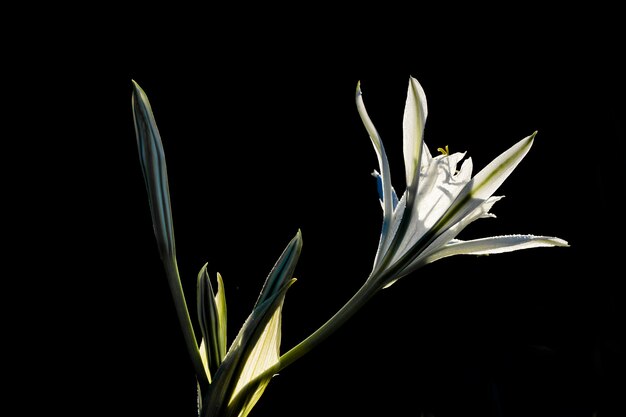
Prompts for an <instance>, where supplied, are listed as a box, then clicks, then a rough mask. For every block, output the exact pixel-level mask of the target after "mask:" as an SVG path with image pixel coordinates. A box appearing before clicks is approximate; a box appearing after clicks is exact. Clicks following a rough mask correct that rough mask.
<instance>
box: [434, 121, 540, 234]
mask: <svg viewBox="0 0 626 417" xmlns="http://www.w3.org/2000/svg"><path fill="white" fill-rule="evenodd" d="M536 133H537V132H535V133H533V134H532V135H530V136H528V137H526V138H524V139H522V140H520V141H519V142H517V143H516V144H515V145H513V146H512V147H510V148H509V149H508V150H507V151H505V152H504V153H502V154H501V155H500V156H498V157H497V158H496V159H494V160H493V161H491V163H489V165H487V166H486V167H485V168H483V169H482V170H481V171H480V172H479V173H478V174H476V176H475V177H474V178H472V180H471V181H470V182H469V183H467V185H466V186H465V188H464V189H463V190H462V191H461V193H459V195H458V198H457V199H456V200H455V201H454V203H453V204H452V206H450V209H449V210H448V211H447V212H446V213H445V215H444V216H443V217H442V218H441V219H440V220H439V222H437V224H436V226H435V228H434V229H435V230H434V232H435V233H437V234H439V233H442V232H443V231H445V229H447V228H448V227H450V226H452V225H454V224H455V223H458V222H459V221H461V219H463V217H465V216H467V215H468V214H470V213H471V212H472V211H473V210H474V209H475V208H476V207H478V206H479V205H480V204H482V203H483V202H484V201H485V200H486V199H487V198H489V197H490V196H491V195H492V194H493V193H494V192H495V191H496V190H497V189H498V188H499V187H500V185H502V183H503V182H504V180H506V178H507V177H508V176H509V175H510V174H511V172H513V170H514V169H515V168H516V167H517V165H518V164H519V163H520V161H521V160H522V159H523V158H524V156H526V154H527V153H528V151H529V150H530V147H531V146H532V143H533V139H534V138H535V135H536Z"/></svg>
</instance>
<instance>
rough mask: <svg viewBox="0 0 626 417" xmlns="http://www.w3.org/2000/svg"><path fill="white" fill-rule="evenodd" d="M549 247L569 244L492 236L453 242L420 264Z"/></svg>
mask: <svg viewBox="0 0 626 417" xmlns="http://www.w3.org/2000/svg"><path fill="white" fill-rule="evenodd" d="M551 246H561V247H568V246H569V244H568V243H567V242H566V241H565V240H563V239H560V238H558V237H549V236H534V235H505V236H492V237H486V238H482V239H474V240H467V241H463V240H453V241H450V242H449V243H448V244H446V245H445V246H443V247H441V248H440V249H439V250H437V251H435V252H434V253H433V254H431V255H430V256H428V257H427V258H426V259H424V261H423V263H422V264H428V263H431V262H434V261H437V260H439V259H441V258H445V257H448V256H453V255H489V254H495V253H505V252H512V251H516V250H520V249H530V248H540V247H551Z"/></svg>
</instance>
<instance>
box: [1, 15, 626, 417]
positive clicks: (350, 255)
mask: <svg viewBox="0 0 626 417" xmlns="http://www.w3.org/2000/svg"><path fill="white" fill-rule="evenodd" d="M188 13H189V14H191V15H193V11H192V10H190V11H188ZM96 14H97V13H96ZM220 16H221V15H219V14H215V15H213V16H211V17H207V18H206V21H204V20H202V19H199V20H200V21H196V20H195V19H194V21H193V22H190V23H189V24H187V23H186V21H185V19H183V18H179V17H178V16H177V15H176V16H174V15H173V16H170V17H169V18H168V19H160V20H151V19H150V18H149V17H148V16H143V15H137V16H134V15H133V16H130V17H131V19H130V25H129V27H130V28H131V29H130V30H124V31H122V30H121V29H120V28H119V26H117V23H116V21H115V19H110V20H106V21H105V22H104V23H100V24H97V25H96V24H95V23H93V24H94V26H92V25H91V23H90V21H87V20H84V21H83V23H81V24H77V25H76V26H74V25H72V26H71V27H72V30H68V31H67V32H66V31H65V29H67V27H66V26H63V25H59V26H58V27H57V28H56V29H55V30H52V31H50V32H47V33H48V34H54V36H50V37H46V36H41V37H40V38H39V39H38V42H37V43H36V45H35V46H36V48H34V49H31V50H28V51H27V49H28V48H26V49H25V50H22V51H21V52H25V51H26V53H25V55H26V58H25V61H24V62H28V65H27V66H26V67H27V68H28V71H23V72H21V73H20V74H21V75H24V74H27V75H28V80H27V82H26V81H25V80H24V81H22V79H21V78H19V80H18V79H17V78H16V80H18V81H16V82H15V84H16V85H17V86H18V88H19V89H20V91H21V95H20V97H21V98H25V99H26V100H24V103H25V104H23V105H21V104H20V105H19V106H17V108H18V110H20V111H18V113H20V114H21V115H22V116H24V115H26V116H27V117H26V119H27V121H24V122H20V123H21V126H22V129H23V131H25V132H30V131H31V130H33V131H35V130H36V131H37V133H36V134H32V136H33V137H34V140H32V141H31V140H23V141H21V142H20V144H26V148H27V149H26V155H31V154H32V153H35V154H36V156H39V157H41V159H42V160H43V163H41V164H39V163H34V162H31V163H30V164H26V165H23V166H22V168H23V169H25V170H26V172H34V170H35V169H36V168H44V171H43V172H44V175H41V176H38V177H37V179H36V180H34V181H33V182H28V183H26V185H25V186H23V187H16V189H18V190H20V192H21V193H22V194H25V197H29V196H30V197H33V196H34V197H35V199H34V201H35V202H34V203H32V204H27V206H28V209H29V210H27V211H24V212H23V213H26V214H27V215H28V216H29V218H30V219H31V221H30V224H31V225H37V224H39V221H41V220H43V221H42V222H41V223H42V226H41V227H40V228H37V230H36V231H35V232H33V233H32V234H27V235H28V237H27V240H28V243H26V245H27V246H25V247H26V248H29V250H30V251H31V253H32V252H37V253H38V254H39V255H38V256H37V257H36V258H35V259H37V260H38V261H37V262H35V261H32V262H33V263H32V264H30V263H24V266H25V267H26V268H27V269H30V270H34V271H37V272H36V273H35V274H34V277H31V278H30V279H29V280H28V283H29V284H28V285H27V286H26V287H27V288H25V289H23V290H21V291H22V292H20V293H19V295H20V297H19V299H20V300H29V299H31V298H30V296H31V295H32V293H35V295H37V298H36V299H37V300H38V302H39V304H38V305H40V306H45V307H44V308H43V310H44V311H43V313H44V314H41V315H39V316H38V318H37V319H36V320H34V322H33V323H31V325H33V326H34V327H31V329H36V330H32V331H31V330H29V331H28V335H29V338H31V340H32V338H34V340H37V341H38V342H37V343H35V344H34V345H35V346H36V352H37V353H36V355H35V357H38V358H41V357H42V356H43V358H44V359H45V360H42V361H41V362H43V363H41V362H40V361H39V360H37V361H34V364H35V368H36V369H38V370H39V369H41V368H43V369H46V371H45V372H42V373H43V374H45V375H46V378H44V379H45V380H46V381H47V382H46V383H45V384H43V385H44V387H45V388H42V390H43V391H45V393H46V394H48V395H49V397H50V399H49V400H46V401H42V402H41V406H42V407H43V408H44V409H51V408H57V407H58V408H59V410H63V411H65V412H66V413H67V412H70V411H74V410H78V411H85V410H92V411H94V410H96V411H98V412H102V413H104V414H116V415H134V416H144V415H146V416H150V415H177V416H192V415H194V413H195V380H194V376H193V370H192V367H191V365H190V362H189V360H188V358H187V354H186V350H185V347H184V343H183V339H182V334H181V332H180V330H179V328H178V324H177V320H176V316H175V312H174V308H173V304H172V302H171V297H170V294H169V290H168V287H167V283H166V280H165V277H164V274H163V271H162V268H161V264H160V260H159V258H158V254H157V250H156V245H155V243H154V235H153V232H152V228H151V220H150V215H149V209H148V202H147V198H146V192H145V187H144V183H143V179H142V176H141V170H140V167H139V161H138V157H137V149H136V143H135V137H134V127H133V122H132V112H131V106H130V104H131V101H130V98H131V91H132V88H131V79H134V80H136V81H137V82H138V83H139V84H140V85H141V86H142V87H143V88H144V90H145V91H146V93H147V94H148V96H149V98H150V100H151V103H152V106H153V110H154V113H155V117H156V120H157V123H158V125H159V128H160V131H161V135H162V137H163V142H164V147H165V151H166V156H167V162H168V169H169V174H170V189H171V196H172V205H173V213H174V222H175V231H176V238H177V249H178V260H179V266H180V269H181V274H182V277H183V286H184V288H185V291H186V293H187V297H188V300H189V303H190V308H192V310H193V308H194V306H195V304H194V297H195V288H194V286H195V279H196V274H197V271H198V270H199V269H200V267H201V266H202V265H203V264H204V263H205V262H208V269H209V271H210V273H211V274H215V272H217V271H219V272H220V273H221V274H222V275H223V277H224V279H225V284H226V294H227V302H228V308H229V309H228V314H229V334H230V336H231V340H232V337H234V335H235V334H236V331H237V330H238V329H239V327H240V325H241V324H242V323H243V321H244V320H245V318H246V316H247V314H248V313H249V311H250V308H251V307H252V305H253V304H254V302H255V300H256V296H257V295H258V292H259V291H260V289H261V285H262V283H263V280H264V278H265V276H266V275H267V273H268V272H269V270H270V268H271V267H272V265H273V263H274V262H275V260H276V258H277V257H278V256H279V254H280V252H281V251H282V249H283V248H284V246H285V245H286V244H287V242H288V241H289V240H290V239H291V238H292V237H293V236H294V234H295V233H296V231H297V230H298V229H301V230H302V233H303V239H304V248H303V252H302V256H301V260H300V262H299V264H298V267H297V269H296V274H295V276H296V277H297V278H298V282H297V283H296V285H294V286H293V287H292V289H291V290H290V291H289V293H288V296H287V299H286V302H285V308H284V318H283V343H282V346H283V349H282V350H283V351H286V349H288V348H290V347H291V346H294V345H295V344H296V343H297V342H298V341H300V340H301V339H302V338H304V337H306V336H307V335H308V334H309V333H310V332H312V331H314V330H315V329H316V328H317V327H318V326H319V325H321V324H322V323H323V322H324V321H325V320H326V319H328V318H329V317H330V316H331V315H332V314H333V313H334V312H335V311H336V310H337V309H338V308H339V307H340V306H341V305H342V304H343V303H344V302H345V301H347V299H348V298H349V297H350V296H351V295H352V294H353V293H354V292H355V291H356V290H357V289H358V287H359V286H360V285H361V283H362V282H363V280H364V279H365V278H366V277H367V274H368V272H369V270H370V267H371V264H372V262H373V258H374V253H375V249H376V245H377V241H378V236H379V231H380V221H381V212H380V206H379V204H378V201H377V194H376V189H375V183H374V180H373V179H372V178H371V176H370V173H371V171H372V170H373V169H375V168H377V163H376V158H375V154H374V151H373V149H372V147H371V144H370V142H369V139H368V136H367V134H366V132H365V129H364V128H363V126H362V124H361V121H360V119H359V116H358V113H357V111H356V107H355V104H354V92H355V88H356V84H357V82H358V81H359V80H360V81H361V86H362V90H363V94H364V100H365V103H366V106H367V108H368V111H369V114H370V116H371V118H372V119H373V121H374V123H375V124H376V126H377V128H378V130H379V132H380V134H381V136H382V138H383V140H384V143H385V146H386V148H387V153H388V156H389V159H390V164H391V170H392V181H393V182H394V185H395V187H396V189H397V190H398V191H400V190H402V189H403V188H404V184H403V182H402V181H403V177H404V172H403V171H404V168H403V159H402V145H401V142H402V139H401V138H402V136H401V135H402V114H403V109H404V103H405V99H406V90H407V85H408V77H409V76H410V75H412V76H414V77H416V78H417V79H418V80H419V81H420V83H421V84H422V86H423V87H424V89H425V91H426V96H427V98H428V107H429V117H428V123H427V127H426V143H427V144H428V145H429V146H430V149H431V150H432V151H433V152H435V149H436V148H437V147H440V146H445V145H448V146H449V147H450V149H451V150H452V151H467V152H468V156H471V157H472V159H473V161H474V167H475V169H474V171H475V172H478V170H480V169H481V168H482V167H483V166H485V165H486V164H487V163H488V162H490V161H491V160H492V159H493V158H495V157H496V156H497V155H499V154H500V153H501V152H503V151H504V150H506V149H507V148H508V147H510V146H511V145H513V144H514V143H515V142H517V141H518V140H520V139H521V138H523V137H525V136H527V135H529V134H531V133H532V132H533V131H535V130H537V131H538V132H539V133H538V135H537V138H536V140H535V144H534V147H533V148H532V149H531V151H530V153H529V154H528V156H527V157H526V158H525V159H524V161H522V163H521V164H520V166H519V167H518V168H517V169H516V171H515V172H514V173H513V174H512V175H511V177H510V178H509V179H508V180H507V181H506V182H505V183H504V185H503V186H502V187H501V189H500V190H499V191H498V192H497V193H496V195H505V196H506V198H504V199H503V200H502V201H500V202H499V203H497V204H496V205H495V206H494V208H493V212H494V213H495V214H496V215H497V216H498V217H497V218H496V219H488V220H480V221H477V222H475V223H474V224H472V225H471V226H470V227H469V228H468V229H467V230H466V231H464V232H463V235H462V236H460V237H461V238H473V237H482V236H491V235H498V234H509V233H532V234H542V235H549V236H558V237H561V238H563V239H566V240H568V241H569V243H570V244H571V247H570V248H553V249H533V250H529V251H521V252H514V253H510V254H502V255H494V256H489V257H480V258H475V257H455V258H448V259H445V260H442V261H440V262H437V263H435V264H432V265H429V266H427V267H425V268H423V269H421V270H419V271H418V272H416V273H414V274H413V275H411V276H409V277H406V278H405V279H403V280H402V281H400V282H398V283H397V284H396V285H394V286H392V287H391V288H389V289H388V290H386V291H383V292H381V293H380V294H378V295H377V296H376V297H375V298H374V299H373V300H372V301H371V302H370V303H369V304H368V305H367V306H366V307H365V308H364V309H363V310H362V311H361V312H359V314H357V315H356V316H355V317H354V318H353V319H352V321H350V322H349V323H348V324H347V325H346V326H344V328H342V329H341V330H340V331H339V332H338V333H337V334H335V335H334V336H333V337H331V338H330V339H329V340H327V341H326V342H325V343H324V344H322V345H321V346H320V347H318V348H317V349H316V350H315V351H313V352H312V353H310V354H309V355H308V356H306V357H304V358H303V359H301V360H300V361H298V362H296V363H295V364H294V365H292V366H291V367H289V368H287V369H285V370H284V371H282V372H281V374H280V375H279V376H277V377H276V378H275V379H274V380H273V381H272V383H271V384H270V385H269V388H268V389H267V391H266V393H265V394H264V395H263V397H262V398H261V400H260V402H259V403H258V405H257V406H256V408H255V409H254V411H253V412H252V415H255V416H263V415H274V416H281V415H291V416H293V415H329V416H335V415H337V416H339V415H416V416H419V415H421V414H422V413H424V415H425V416H430V415H433V416H435V417H444V416H460V415H466V416H467V415H476V416H478V415H481V416H591V415H593V413H594V412H597V414H596V415H598V416H603V415H607V416H608V415H615V416H617V415H622V414H619V412H620V410H622V409H623V408H622V407H623V404H622V400H623V392H624V384H623V375H624V371H625V370H626V369H625V367H624V334H623V324H624V323H623V320H621V319H620V318H619V317H620V315H621V314H623V309H624V308H623V303H624V295H623V292H622V291H621V290H620V288H621V286H620V281H621V280H622V279H623V277H622V275H623V273H622V272H621V271H620V269H619V267H620V266H621V262H620V261H621V260H620V258H619V257H620V252H621V246H622V244H621V238H622V232H623V229H624V226H623V220H621V215H622V214H623V208H622V206H619V205H618V204H617V201H618V199H619V198H620V196H621V195H622V194H623V191H624V181H625V180H626V178H625V174H624V152H625V149H624V128H625V127H624V104H623V97H624V81H623V79H622V75H623V67H622V66H620V65H621V64H620V63H619V62H620V55H621V54H623V49H622V48H621V47H620V46H619V45H620V43H619V41H618V39H619V37H618V33H617V30H614V28H613V26H611V22H610V20H608V21H607V22H606V23H605V24H602V23H603V21H602V20H601V19H600V20H597V19H596V22H599V23H600V24H601V30H593V31H592V30H590V29H589V28H588V27H586V26H585V25H584V24H583V23H584V22H586V20H585V19H586V18H587V16H585V14H584V13H582V12H581V13H580V15H578V16H577V17H576V18H577V19H579V20H574V21H568V20H567V19H565V18H564V20H563V21H564V22H568V23H566V24H564V25H563V26H561V27H558V28H556V27H555V25H554V22H555V21H559V22H561V20H560V18H557V17H554V18H550V19H548V20H545V21H542V20H536V19H530V20H527V21H525V22H521V23H517V22H514V21H513V20H509V19H508V18H506V19H505V18H502V19H500V20H499V23H498V24H493V25H492V26H489V27H486V26H484V25H479V24H476V25H473V24H470V23H467V24H466V25H464V26H458V25H456V24H452V23H448V24H442V25H441V26H438V27H437V28H436V29H433V30H431V31H427V30H425V29H422V28H421V27H420V20H419V19H417V20H416V21H415V23H414V24H415V25H416V26H415V28H416V29H415V31H412V30H409V31H407V32H408V33H407V34H406V35H403V36H398V37H383V36H382V32H384V31H383V30H382V29H380V28H377V26H376V25H373V24H372V22H370V21H368V20H367V19H364V20H365V21H360V19H358V18H357V17H356V16H352V17H346V18H345V19H340V18H337V20H336V21H334V22H333V23H332V24H333V26H332V28H333V31H332V32H331V31H330V27H329V25H330V22H329V21H325V20H323V19H321V20H317V21H314V22H308V21H307V23H305V22H303V21H302V22H301V21H300V20H299V19H298V18H295V17H294V18H292V19H286V20H285V21H283V20H281V19H276V20H277V21H274V20H272V21H265V20H263V19H258V20H257V19H254V18H250V14H248V18H249V19H250V20H246V21H240V20H238V19H235V18H233V19H232V20H228V22H230V23H229V24H225V26H219V25H220V19H221V17H220ZM602 16H604V15H602ZM606 16H607V18H608V17H609V16H610V13H609V12H607V15H606ZM425 20H428V19H425ZM172 22H176V23H175V24H174V23H172ZM127 23H128V22H127ZM492 23H493V22H492ZM407 28H408V29H410V28H411V26H407ZM94 33H95V34H94ZM340 34H341V36H340ZM387 34H388V33H387ZM26 59H27V61H26ZM14 62H16V61H14ZM7 83H8V84H10V83H11V80H8V81H7ZM33 115H36V116H38V117H35V118H34V117H33ZM35 120H36V121H40V122H39V123H35ZM33 127H34V128H35V129H33ZM38 128H43V129H41V130H40V129H38ZM29 135H30V133H29V134H26V135H24V136H25V137H29ZM33 149H35V150H36V151H35V152H33ZM29 151H30V152H31V153H28V152H29ZM27 159H29V160H30V161H33V160H34V158H32V157H30V158H27ZM23 178H24V179H25V181H26V177H25V176H24V177H23ZM24 201H26V200H24ZM42 213H43V214H42ZM30 236H32V237H33V238H32V239H30V240H29V237H30ZM48 255H49V256H50V260H48V259H47V256H48ZM25 262H26V261H25ZM44 271H45V272H44ZM31 283H32V284H34V285H36V286H35V287H34V289H33V287H30V284H31ZM33 309H35V307H33ZM41 344H43V345H44V346H45V349H44V351H45V352H46V354H44V355H41V350H40V348H39V346H40V345H41ZM18 346H19V345H18ZM31 363H32V362H31ZM40 367H41V368H40ZM36 372H41V371H40V370H39V371H36ZM24 374H25V375H26V378H24V380H25V381H26V382H25V383H24V386H25V387H28V386H30V381H32V380H31V378H32V375H33V373H31V372H27V371H25V372H24ZM57 376H64V378H66V379H65V380H66V381H69V384H68V383H62V382H60V381H61V379H57V378H56V377H57ZM48 378H50V379H51V380H53V381H58V382H49V381H48ZM35 379H36V381H37V383H36V384H35V385H36V386H38V387H39V386H40V384H41V382H42V381H41V378H39V377H38V378H35ZM51 393H53V394H52V395H50V394H51ZM37 397H38V398H42V397H39V396H37ZM45 398H48V396H45ZM25 404H26V407H27V408H29V403H28V402H27V403H25ZM85 414H87V413H85ZM88 414H93V413H92V412H89V413H88Z"/></svg>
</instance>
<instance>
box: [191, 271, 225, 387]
mask: <svg viewBox="0 0 626 417" xmlns="http://www.w3.org/2000/svg"><path fill="white" fill-rule="evenodd" d="M206 267H207V265H206V264H205V265H204V266H203V267H202V269H201V270H200V272H199V273H198V290H197V303H196V305H197V309H198V322H199V323H200V329H201V330H202V343H200V356H201V357H202V362H203V365H204V368H205V370H206V373H207V376H208V378H209V381H210V380H211V375H214V374H215V372H216V371H217V368H219V366H220V364H221V363H222V360H223V359H224V356H226V298H225V296H224V283H223V282H222V277H221V275H220V274H217V278H218V291H217V295H216V294H215V293H214V292H213V286H212V285H211V279H210V277H209V273H208V272H207V269H206Z"/></svg>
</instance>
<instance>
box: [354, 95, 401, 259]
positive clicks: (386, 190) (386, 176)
mask: <svg viewBox="0 0 626 417" xmlns="http://www.w3.org/2000/svg"><path fill="white" fill-rule="evenodd" d="M356 106H357V110H358V112H359V115H360V116H361V120H362V121H363V125H365V129H366V130H367V133H368V134H369V136H370V140H371V141H372V145H373V146H374V150H375V151H376V156H377V157H378V165H379V168H380V181H381V184H382V195H383V196H382V204H383V226H382V233H381V236H380V242H379V244H378V250H377V259H380V258H379V256H383V255H384V253H383V251H382V248H383V247H384V246H386V245H388V243H389V242H390V241H391V238H392V236H391V235H390V234H389V229H390V226H391V221H392V215H393V194H394V192H393V191H392V187H391V174H390V171H389V161H388V160H387V154H386V153H385V147H384V146H383V142H382V140H381V139H380V136H379V135H378V131H377V130H376V128H375V127H374V124H373V123H372V120H371V119H370V118H369V116H368V114H367V110H366V109H365V104H364V103H363V93H362V92H361V84H360V83H359V84H358V85H357V91H356ZM376 262H377V261H375V265H376Z"/></svg>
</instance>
